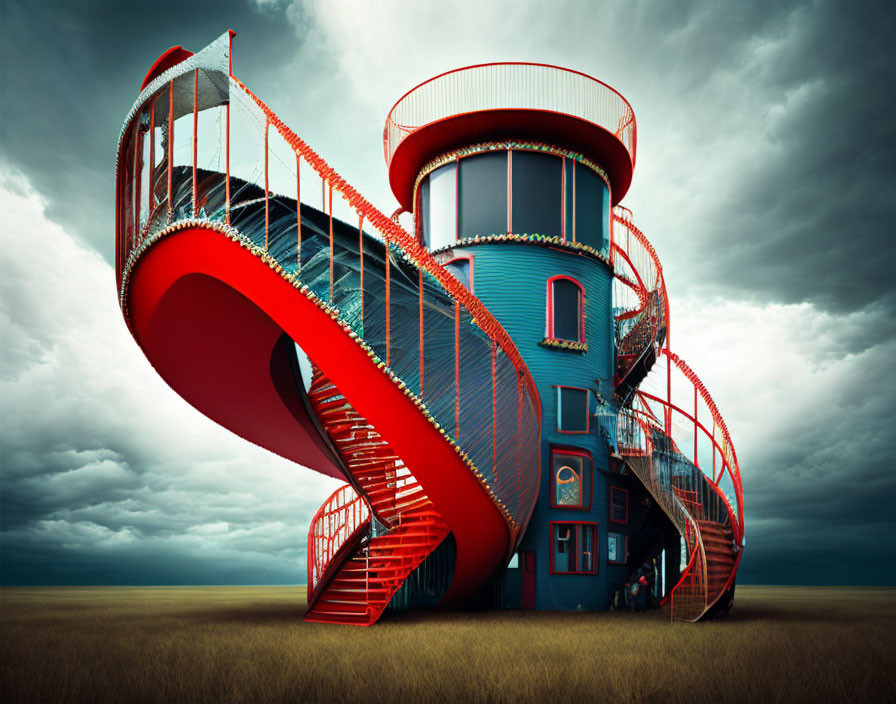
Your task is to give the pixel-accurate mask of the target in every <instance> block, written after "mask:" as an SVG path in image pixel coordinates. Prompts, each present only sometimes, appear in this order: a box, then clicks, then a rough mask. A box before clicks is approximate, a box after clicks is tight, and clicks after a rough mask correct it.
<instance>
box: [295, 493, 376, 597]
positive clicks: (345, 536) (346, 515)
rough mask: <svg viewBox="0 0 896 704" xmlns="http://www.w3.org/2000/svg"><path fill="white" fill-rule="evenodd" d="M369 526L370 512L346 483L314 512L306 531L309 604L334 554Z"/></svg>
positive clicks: (353, 540)
mask: <svg viewBox="0 0 896 704" xmlns="http://www.w3.org/2000/svg"><path fill="white" fill-rule="evenodd" d="M369 527H370V509H368V507H367V504H366V503H365V502H364V500H363V499H362V498H361V497H360V496H359V495H358V494H357V493H356V492H355V490H354V488H352V486H351V485H350V484H346V485H345V486H342V487H339V488H338V489H337V490H336V491H334V492H333V494H332V495H331V496H330V498H329V499H327V500H326V501H325V502H324V503H323V505H322V506H321V507H320V508H319V509H318V510H317V513H315V514H314V518H312V519H311V525H310V526H309V528H308V601H309V602H310V601H311V598H312V595H313V594H314V590H315V589H316V588H317V586H318V584H320V583H321V582H322V581H323V580H324V579H325V578H326V577H327V568H328V567H329V566H330V565H332V564H334V563H333V558H334V557H335V556H336V554H337V553H338V552H339V551H340V550H341V549H342V548H343V546H346V545H351V544H353V543H354V542H355V541H356V540H357V539H358V538H359V537H360V536H361V535H362V534H363V533H364V532H365V530H367V529H369Z"/></svg>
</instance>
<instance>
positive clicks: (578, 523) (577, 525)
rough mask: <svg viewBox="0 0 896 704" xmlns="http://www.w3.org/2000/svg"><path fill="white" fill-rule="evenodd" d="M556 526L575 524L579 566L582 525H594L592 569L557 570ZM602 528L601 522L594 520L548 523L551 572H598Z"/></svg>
mask: <svg viewBox="0 0 896 704" xmlns="http://www.w3.org/2000/svg"><path fill="white" fill-rule="evenodd" d="M554 526H573V527H574V528H575V552H576V559H575V564H576V566H578V564H579V556H580V553H579V545H580V544H581V530H580V528H581V527H582V526H593V528H594V540H593V542H592V545H591V547H592V555H591V567H592V569H590V570H579V569H576V570H575V571H566V570H557V569H555V566H554V552H555V549H554ZM599 540H600V528H599V524H597V523H595V522H593V521H550V522H549V523H548V547H549V551H550V560H549V565H548V571H549V573H550V574H598V568H599V566H600V560H599V558H600V547H599V546H600V543H599V542H598V541H599Z"/></svg>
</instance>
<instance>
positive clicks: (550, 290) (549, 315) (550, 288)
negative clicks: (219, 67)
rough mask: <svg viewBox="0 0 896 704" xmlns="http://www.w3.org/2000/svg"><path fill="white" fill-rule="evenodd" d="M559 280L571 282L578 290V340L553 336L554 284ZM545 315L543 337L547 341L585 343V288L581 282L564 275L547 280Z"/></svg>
mask: <svg viewBox="0 0 896 704" xmlns="http://www.w3.org/2000/svg"><path fill="white" fill-rule="evenodd" d="M559 280H565V281H571V282H572V283H574V284H575V285H576V287H577V288H578V289H579V339H577V340H567V339H566V338H565V337H564V338H561V337H556V336H555V335H554V282H555V281H559ZM547 283H548V285H547V294H546V296H545V299H546V315H545V337H546V338H547V339H548V340H565V341H566V342H579V343H582V344H584V343H585V287H584V286H582V284H581V282H580V281H578V280H577V279H574V278H573V277H571V276H567V275H566V274H558V275H557V276H552V277H551V278H549V279H548V282H547Z"/></svg>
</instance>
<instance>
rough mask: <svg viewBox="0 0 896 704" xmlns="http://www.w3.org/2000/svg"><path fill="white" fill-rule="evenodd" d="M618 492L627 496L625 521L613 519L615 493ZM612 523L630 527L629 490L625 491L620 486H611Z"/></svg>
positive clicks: (610, 517)
mask: <svg viewBox="0 0 896 704" xmlns="http://www.w3.org/2000/svg"><path fill="white" fill-rule="evenodd" d="M614 491H618V492H622V493H623V494H625V520H622V521H620V520H619V519H617V518H613V492H614ZM609 519H610V521H612V522H613V523H619V524H621V525H628V489H623V488H622V487H620V486H611V487H610V516H609Z"/></svg>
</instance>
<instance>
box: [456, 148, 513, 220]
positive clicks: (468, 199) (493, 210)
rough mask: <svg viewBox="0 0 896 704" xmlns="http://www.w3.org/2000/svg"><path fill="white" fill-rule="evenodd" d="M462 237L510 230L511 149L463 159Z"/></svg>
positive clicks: (461, 161) (460, 182) (459, 217)
mask: <svg viewBox="0 0 896 704" xmlns="http://www.w3.org/2000/svg"><path fill="white" fill-rule="evenodd" d="M459 163H460V173H459V174H458V193H459V194H460V203H459V205H460V207H459V208H458V223H457V234H458V237H475V236H476V235H495V234H504V233H505V232H507V152H506V151H497V152H485V153H484V154H475V155H474V156H468V157H466V158H465V159H461V160H460V162H459Z"/></svg>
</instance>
